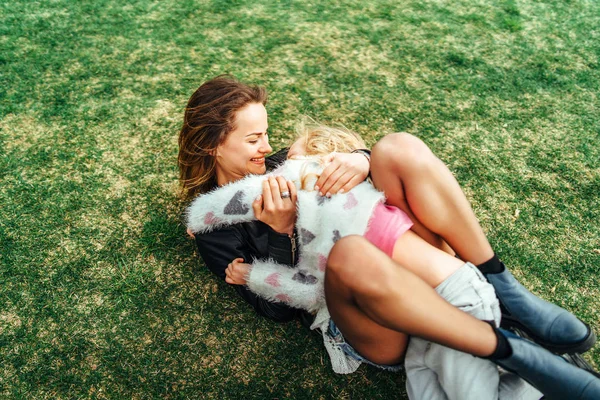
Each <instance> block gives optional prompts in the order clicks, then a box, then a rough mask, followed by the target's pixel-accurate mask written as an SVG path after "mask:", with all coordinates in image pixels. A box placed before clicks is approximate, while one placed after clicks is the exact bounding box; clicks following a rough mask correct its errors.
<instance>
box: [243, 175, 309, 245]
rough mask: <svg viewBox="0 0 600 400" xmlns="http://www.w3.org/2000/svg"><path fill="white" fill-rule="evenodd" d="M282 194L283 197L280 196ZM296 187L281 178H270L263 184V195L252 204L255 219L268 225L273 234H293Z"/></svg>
mask: <svg viewBox="0 0 600 400" xmlns="http://www.w3.org/2000/svg"><path fill="white" fill-rule="evenodd" d="M282 194H284V197H281V195H282ZM297 198H298V196H297V192H296V185H294V183H293V182H291V181H286V180H285V179H284V178H283V177H281V176H278V177H276V178H275V177H273V176H270V177H269V179H267V180H265V181H264V182H263V193H262V195H260V196H258V197H257V198H256V200H254V202H253V203H252V209H253V210H254V215H255V216H256V219H258V220H259V221H262V222H264V223H265V224H267V225H269V226H270V227H271V228H272V229H273V230H274V231H275V232H279V233H287V234H288V235H290V236H291V235H292V234H293V233H294V224H295V223H296V200H297Z"/></svg>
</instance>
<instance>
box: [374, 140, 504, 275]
mask: <svg viewBox="0 0 600 400" xmlns="http://www.w3.org/2000/svg"><path fill="white" fill-rule="evenodd" d="M371 176H372V178H373V183H374V184H375V186H376V187H377V188H378V189H380V190H383V191H384V192H385V194H386V196H387V198H388V203H389V204H391V205H394V206H396V207H398V208H400V209H402V210H403V211H404V212H406V213H407V214H408V215H409V216H410V217H411V219H412V220H413V222H414V223H415V225H414V226H413V231H414V232H416V233H417V234H418V235H419V236H421V237H422V238H424V239H425V240H427V241H428V242H429V243H431V244H433V245H434V246H436V247H438V248H440V249H443V250H444V251H447V252H449V253H451V254H452V250H454V251H455V252H456V253H457V254H458V255H459V256H460V258H461V259H463V260H467V261H471V262H472V263H474V264H476V265H478V264H481V263H484V262H486V261H487V260H489V259H490V258H492V257H493V255H494V252H493V251H492V248H491V246H490V244H489V242H488V240H487V238H486V236H485V234H484V232H483V230H482V229H481V226H480V225H479V222H478V221H477V218H476V217H475V214H474V213H473V210H472V209H471V205H470V204H469V202H468V201H467V199H466V197H465V195H464V193H463V192H462V190H461V189H460V186H459V185H458V182H457V181H456V179H455V178H454V176H453V175H452V173H451V172H450V170H448V168H447V167H446V166H445V165H444V163H443V162H442V161H440V160H439V159H438V158H437V157H436V156H435V155H434V154H433V153H432V152H431V150H430V149H429V148H428V147H427V145H426V144H425V143H423V142H422V141H421V140H420V139H418V138H416V137H415V136H412V135H410V134H408V133H396V134H392V135H387V136H385V137H384V138H382V139H381V140H380V141H379V142H378V143H377V144H376V145H375V147H373V151H372V154H371Z"/></svg>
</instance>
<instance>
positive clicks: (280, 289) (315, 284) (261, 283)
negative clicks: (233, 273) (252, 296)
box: [247, 260, 325, 312]
mask: <svg viewBox="0 0 600 400" xmlns="http://www.w3.org/2000/svg"><path fill="white" fill-rule="evenodd" d="M247 285H248V288H249V289H250V290H251V291H253V292H254V293H256V294H257V295H259V296H261V297H263V298H265V299H267V300H271V301H275V302H282V303H285V304H287V305H289V306H292V307H294V308H302V309H304V310H308V311H311V312H312V311H317V310H318V309H319V308H321V307H322V306H324V305H325V296H324V290H323V275H322V274H318V273H315V272H314V271H310V270H308V269H305V268H302V266H301V264H300V265H298V268H290V267H288V266H285V265H281V264H277V263H276V262H274V261H273V260H268V261H265V260H255V261H254V263H253V264H252V269H251V270H250V272H249V274H248V277H247Z"/></svg>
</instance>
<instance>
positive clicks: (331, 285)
mask: <svg viewBox="0 0 600 400" xmlns="http://www.w3.org/2000/svg"><path fill="white" fill-rule="evenodd" d="M325 297H326V299H327V307H328V309H329V312H330V313H331V317H332V319H333V320H334V321H335V323H336V325H337V326H338V328H339V329H340V331H341V332H342V333H343V335H344V337H345V338H346V340H347V341H348V343H350V344H351V345H352V346H353V347H354V348H355V349H356V350H357V351H358V352H359V353H360V354H361V355H363V356H364V357H366V358H368V359H369V360H371V361H373V362H376V363H380V364H394V363H397V362H398V361H400V360H401V358H402V357H403V355H404V352H405V349H406V343H407V338H406V334H408V335H417V336H420V337H422V338H425V339H427V340H432V341H434V342H437V343H440V344H443V345H445V346H448V347H451V348H454V349H457V350H460V351H464V352H467V353H470V354H473V355H477V356H487V355H490V354H492V353H493V352H494V350H495V349H496V345H497V339H496V335H495V333H494V331H493V330H492V328H491V326H490V325H488V324H487V323H485V322H482V321H479V320H478V319H476V318H474V317H472V316H471V315H468V314H466V313H464V312H462V311H460V310H458V309H457V308H455V307H453V306H452V305H450V304H449V303H448V302H446V301H445V300H443V299H442V298H441V297H440V296H439V295H438V294H437V293H436V292H435V290H433V289H432V288H431V287H430V286H429V285H428V284H427V283H426V282H425V281H423V280H422V279H420V278H419V277H418V276H416V275H415V274H413V273H412V272H410V271H408V270H407V269H405V268H403V267H401V266H400V265H399V264H397V263H395V262H394V261H393V260H392V259H390V258H389V257H388V256H387V255H386V254H384V253H383V252H381V251H380V250H379V249H377V248H376V247H375V246H373V245H372V244H371V243H369V242H368V241H367V240H366V239H364V238H362V237H359V236H348V237H345V238H342V239H341V240H339V241H338V242H337V243H336V245H335V246H334V247H333V250H332V251H331V253H330V255H329V259H328V262H327V270H326V273H325Z"/></svg>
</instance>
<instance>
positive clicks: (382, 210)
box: [187, 124, 542, 399]
mask: <svg viewBox="0 0 600 400" xmlns="http://www.w3.org/2000/svg"><path fill="white" fill-rule="evenodd" d="M357 148H365V144H364V142H363V141H362V139H361V138H360V137H359V136H358V135H356V134H354V133H352V132H349V131H346V130H343V129H335V128H330V127H326V126H319V125H314V124H312V125H307V124H303V125H302V126H301V128H300V129H299V134H298V137H297V140H296V141H295V142H294V144H293V145H292V146H291V147H290V150H289V152H288V159H289V160H288V161H287V162H286V163H285V164H283V165H282V166H281V167H280V168H278V169H277V170H275V171H274V172H273V173H272V174H273V175H283V176H284V177H286V178H287V179H288V180H292V181H294V183H295V186H296V187H299V188H301V190H300V191H299V192H298V193H288V194H286V193H282V197H284V198H287V196H288V195H289V196H290V198H292V199H293V200H294V199H296V198H297V207H298V220H297V222H296V229H297V230H298V233H299V241H300V243H299V244H300V250H299V261H298V265H297V267H296V268H290V267H288V266H284V265H280V264H277V263H275V262H273V261H271V260H254V262H253V263H252V265H246V266H247V268H248V270H249V272H248V274H247V277H246V279H245V282H230V283H240V284H246V285H247V286H248V287H249V288H250V290H252V291H253V292H255V293H256V294H258V295H260V296H262V297H264V298H266V299H269V300H272V301H280V302H283V303H286V304H288V305H290V306H293V307H298V308H303V309H305V310H307V311H310V312H315V313H316V318H315V322H314V323H313V325H312V329H317V328H319V329H320V330H321V332H322V334H323V339H324V343H325V347H326V349H327V351H328V353H329V355H330V358H331V362H332V366H333V369H334V370H335V372H338V373H351V372H354V370H356V368H358V366H359V365H360V363H361V362H366V363H369V364H373V363H371V362H369V361H368V360H366V359H365V358H363V357H361V356H360V355H359V354H358V353H357V352H356V351H355V350H354V349H352V347H351V346H350V345H349V344H348V343H346V342H345V341H344V339H343V337H342V335H341V333H340V332H339V330H338V329H337V327H336V325H335V323H334V322H333V320H331V319H330V317H329V312H328V309H327V305H326V301H325V298H324V289H323V281H324V279H323V278H324V274H325V267H326V261H327V257H328V255H329V251H330V250H331V248H332V247H333V244H334V243H335V242H336V241H337V240H338V239H340V238H341V237H345V236H348V235H362V236H364V237H365V238H366V239H367V240H369V241H370V242H371V243H372V244H374V245H375V246H376V247H377V248H379V249H380V250H381V251H383V252H384V253H386V254H387V255H388V256H389V257H391V258H392V259H393V260H394V261H396V262H398V263H399V264H401V265H403V266H404V267H406V268H408V269H409V270H411V271H412V272H414V273H415V274H416V275H417V276H419V277H420V278H422V279H423V280H424V281H425V282H427V283H428V284H430V286H431V287H433V288H435V289H436V291H437V292H438V294H439V295H440V296H441V297H443V298H444V299H446V300H447V301H448V302H449V303H450V304H452V305H454V306H456V307H458V308H459V309H461V310H463V311H465V312H467V313H469V314H471V315H473V316H474V317H476V318H478V319H481V320H486V321H494V323H495V324H496V325H498V324H499V321H500V309H499V305H498V301H497V299H496V296H495V293H494V289H493V287H492V286H491V285H490V284H489V283H487V281H486V280H485V278H484V277H483V276H482V274H481V273H480V272H479V271H478V270H477V268H475V267H474V266H473V265H472V264H470V263H465V262H462V261H460V260H458V259H457V258H455V257H452V256H450V255H449V254H447V253H445V252H443V251H441V250H438V249H436V248H435V247H433V246H431V245H429V244H428V243H427V242H425V241H424V240H422V239H421V238H420V237H419V236H417V235H416V234H415V233H413V232H412V231H410V227H411V226H412V222H411V220H410V218H409V217H408V216H407V215H406V214H405V213H404V212H403V211H401V210H400V209H398V208H396V207H390V206H387V205H386V204H385V203H384V200H385V199H384V197H383V195H382V194H381V193H380V192H378V191H376V190H375V189H374V188H373V187H372V185H371V184H370V183H369V182H364V183H361V184H359V185H358V186H357V187H355V188H354V189H352V190H351V191H350V192H348V193H341V194H337V195H334V196H331V197H329V198H326V197H321V196H318V195H317V193H315V192H314V191H311V189H312V187H313V186H314V182H315V181H316V180H317V179H318V177H319V173H320V171H321V170H322V168H323V166H321V165H320V164H319V162H318V160H322V159H323V157H324V156H326V155H327V154H330V153H332V152H349V151H352V149H357ZM264 179H265V178H264V176H249V177H246V178H244V179H242V180H239V181H236V182H234V183H230V184H229V185H226V186H223V187H221V188H219V189H217V190H215V191H212V192H210V193H208V194H205V195H201V196H199V197H198V198H197V199H196V200H195V201H194V202H193V203H192V205H191V206H190V207H189V209H188V212H187V215H188V227H189V228H190V229H191V230H192V231H194V232H200V233H204V232H209V231H212V230H214V229H217V228H219V227H222V226H224V225H229V224H235V223H239V222H243V221H248V220H251V219H254V214H253V212H252V208H253V207H252V205H253V202H254V199H255V197H257V196H258V195H260V193H261V190H262V182H263V181H264ZM243 261H244V260H241V259H237V260H234V261H233V264H234V265H236V266H239V264H241V263H242V262H243ZM247 261H250V260H247ZM375 365H376V364H375ZM377 366H380V365H377ZM380 367H381V366H380ZM384 367H385V369H388V370H398V369H399V366H398V365H395V366H389V365H388V366H384ZM405 368H406V373H407V381H406V383H407V391H408V394H409V397H410V398H412V399H417V398H449V399H468V398H473V399H493V398H498V397H499V395H500V398H511V399H512V398H523V399H525V398H530V399H539V398H540V397H541V396H542V395H541V393H539V392H538V391H537V390H535V389H534V388H532V387H531V386H530V385H528V384H527V383H525V382H524V381H523V380H521V379H517V378H516V377H515V376H513V375H512V374H508V375H504V377H503V379H502V383H500V379H499V377H500V375H499V372H498V367H497V366H496V365H495V364H493V363H492V362H490V361H488V360H484V359H481V358H477V357H474V356H472V355H470V354H466V353H463V352H460V351H457V350H453V349H450V348H448V347H445V346H442V345H439V344H436V343H433V342H430V341H427V340H424V339H420V338H416V337H413V338H411V342H410V345H409V346H408V350H407V353H406V359H405Z"/></svg>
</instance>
